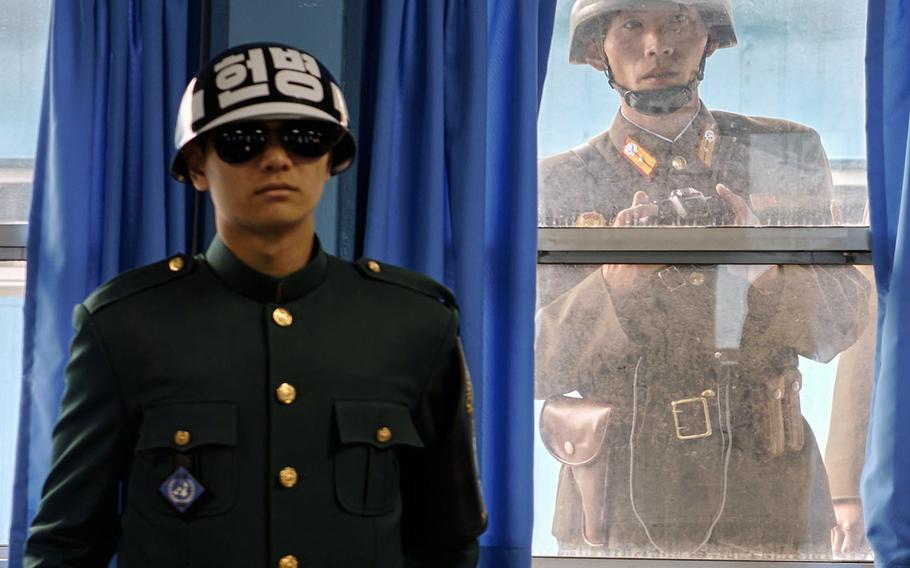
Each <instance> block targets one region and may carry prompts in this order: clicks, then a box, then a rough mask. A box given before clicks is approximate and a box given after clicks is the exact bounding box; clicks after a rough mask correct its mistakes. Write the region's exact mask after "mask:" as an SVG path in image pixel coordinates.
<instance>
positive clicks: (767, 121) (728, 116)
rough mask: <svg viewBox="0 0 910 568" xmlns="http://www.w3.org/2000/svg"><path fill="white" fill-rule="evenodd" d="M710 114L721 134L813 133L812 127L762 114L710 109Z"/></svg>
mask: <svg viewBox="0 0 910 568" xmlns="http://www.w3.org/2000/svg"><path fill="white" fill-rule="evenodd" d="M711 116H713V117H714V121H715V122H716V123H717V128H718V130H720V133H721V134H726V135H729V134H733V135H736V134H743V133H745V134H765V133H767V134H815V130H813V129H812V128H810V127H808V126H805V125H803V124H800V123H798V122H793V121H792V120H785V119H782V118H769V117H764V116H746V115H743V114H736V113H733V112H726V111H719V110H712V111H711Z"/></svg>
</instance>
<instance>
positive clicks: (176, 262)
mask: <svg viewBox="0 0 910 568" xmlns="http://www.w3.org/2000/svg"><path fill="white" fill-rule="evenodd" d="M167 267H168V270H170V271H171V272H180V271H181V270H183V259H182V258H180V257H179V256H175V257H174V258H172V259H170V260H169V261H167Z"/></svg>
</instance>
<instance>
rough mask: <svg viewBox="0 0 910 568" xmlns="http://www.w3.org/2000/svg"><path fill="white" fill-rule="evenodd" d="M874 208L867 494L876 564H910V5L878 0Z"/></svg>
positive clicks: (871, 159) (871, 65)
mask: <svg viewBox="0 0 910 568" xmlns="http://www.w3.org/2000/svg"><path fill="white" fill-rule="evenodd" d="M868 14H869V15H868V34H867V51H866V88H867V125H866V130H867V137H868V169H869V205H870V211H871V217H872V220H871V225H872V254H873V261H874V264H875V277H876V283H877V285H878V332H879V333H878V345H877V354H878V357H877V364H876V371H875V373H876V376H875V383H874V390H873V397H872V412H871V415H870V418H869V439H868V442H867V444H866V464H865V468H864V470H863V480H862V497H863V508H864V513H865V517H866V533H867V536H868V538H869V542H870V544H871V545H872V548H873V550H874V552H875V563H876V566H881V567H889V568H891V567H899V566H910V422H907V420H906V418H905V416H906V410H905V408H906V405H907V404H908V403H910V373H908V369H910V290H908V287H907V282H908V278H910V273H908V272H910V242H908V240H907V239H908V237H910V144H908V139H907V136H908V126H910V64H908V56H910V34H908V33H907V30H910V0H870V2H869V13H868Z"/></svg>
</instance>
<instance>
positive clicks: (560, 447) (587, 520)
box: [540, 396, 613, 546]
mask: <svg viewBox="0 0 910 568" xmlns="http://www.w3.org/2000/svg"><path fill="white" fill-rule="evenodd" d="M612 412H613V405H612V404H610V403H607V402H601V401H597V400H590V399H585V398H571V397H567V396H552V397H550V398H548V399H547V400H546V401H545V402H544V404H543V410H541V412H540V437H541V439H542V440H543V443H544V446H545V447H546V448H547V451H549V452H550V454H551V455H552V456H553V457H554V458H556V459H557V460H558V461H560V462H561V463H563V464H564V465H565V466H566V467H568V468H569V469H570V470H571V472H572V476H573V477H574V479H575V484H576V486H577V487H578V492H579V496H580V497H581V505H582V511H583V513H584V529H583V533H584V534H582V535H581V536H582V537H583V538H584V540H585V541H586V542H587V543H588V544H590V545H592V546H602V545H603V543H604V542H606V535H605V522H604V521H605V513H606V496H607V495H606V492H607V473H608V469H607V468H608V459H607V449H606V446H605V444H604V442H605V440H606V436H607V430H608V429H609V425H610V415H611V414H612Z"/></svg>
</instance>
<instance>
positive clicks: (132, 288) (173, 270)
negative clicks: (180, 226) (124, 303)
mask: <svg viewBox="0 0 910 568" xmlns="http://www.w3.org/2000/svg"><path fill="white" fill-rule="evenodd" d="M193 264H194V260H193V257H191V256H189V255H185V254H176V255H174V256H172V257H170V258H168V259H167V260H162V261H160V262H156V263H154V264H149V265H147V266H143V267H141V268H136V269H133V270H128V271H126V272H124V273H122V274H120V275H118V276H115V277H114V278H112V279H110V280H108V281H107V282H105V283H104V284H102V285H101V286H99V287H98V288H97V289H95V291H94V292H92V293H91V295H90V296H89V297H88V298H86V300H85V301H84V302H83V305H84V306H85V308H86V309H87V310H88V311H89V313H95V312H97V311H98V310H100V309H101V308H103V307H105V306H108V305H110V304H113V303H114V302H119V301H120V300H123V299H124V298H128V297H130V296H132V295H134V294H138V293H139V292H142V291H143V290H148V289H150V288H154V287H156V286H160V285H161V284H164V283H165V282H169V281H171V280H176V279H178V278H182V277H184V276H186V275H188V274H190V273H191V272H192V271H193Z"/></svg>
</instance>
